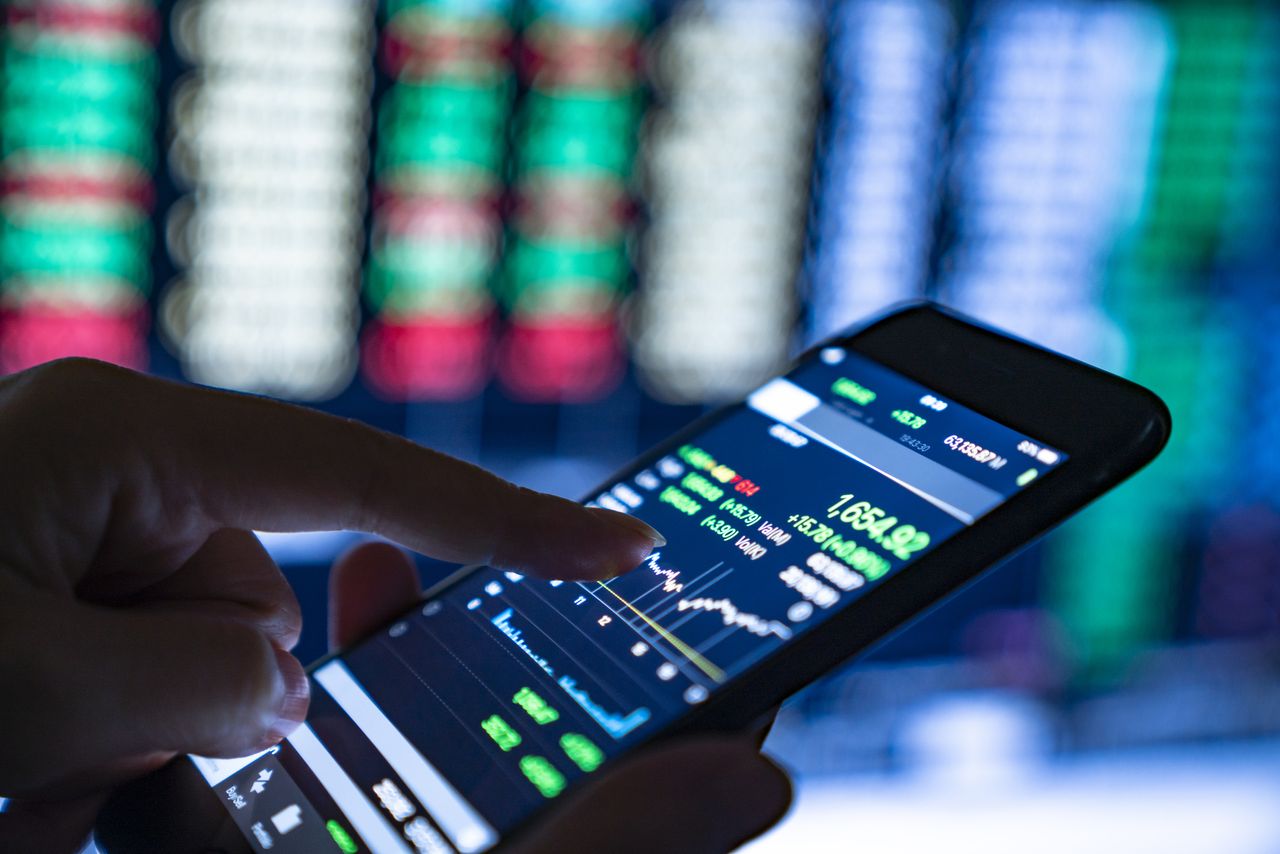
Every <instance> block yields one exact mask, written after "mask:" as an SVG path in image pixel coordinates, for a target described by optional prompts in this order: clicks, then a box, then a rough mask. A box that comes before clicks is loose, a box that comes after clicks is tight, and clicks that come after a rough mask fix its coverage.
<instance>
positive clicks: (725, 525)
mask: <svg viewBox="0 0 1280 854" xmlns="http://www.w3.org/2000/svg"><path fill="white" fill-rule="evenodd" d="M1065 461H1066V454H1064V453H1062V452H1061V451H1058V450H1056V449H1053V448H1050V447H1048V446H1046V445H1045V444H1044V443H1043V442H1040V441H1038V440H1036V439H1033V438H1032V437H1028V436H1024V435H1022V434H1020V433H1017V432H1015V431H1013V430H1011V429H1009V428H1007V427H1004V426H1002V425H1000V424H998V423H996V422H994V421H991V420H989V419H987V418H986V417H984V416H982V415H979V414H978V413H976V412H973V411H972V410H969V409H967V408H965V407H964V406H962V405H959V404H957V403H955V402H954V401H949V400H947V399H945V398H943V397H942V396H939V395H938V394H936V393H934V392H933V391H931V390H929V389H927V388H924V387H923V386H920V385H918V384H916V383H914V382H912V381H910V380H908V379H906V378H905V377H903V376H901V375H899V374H897V373H895V372H893V371H891V370H889V369H887V368H885V367H884V366H882V365H880V364H877V363H876V362H873V361H871V360H869V359H866V358H864V357H862V356H859V355H857V354H855V353H852V352H849V351H846V350H844V349H841V348H827V349H825V350H822V351H820V352H819V353H818V354H817V355H816V356H815V357H813V358H810V359H809V360H807V361H805V362H804V363H803V364H802V365H801V366H800V367H799V368H797V369H796V370H795V371H793V372H792V373H791V374H789V375H787V376H786V377H780V378H778V379H774V380H772V381H770V382H768V383H766V384H765V385H764V386H762V387H760V388H759V389H757V390H756V391H754V392H753V393H752V394H750V395H749V396H748V398H747V400H746V402H745V403H744V404H742V405H740V406H736V407H733V408H730V409H728V410H726V411H725V412H724V414H723V415H721V416H720V417H718V418H717V419H716V420H714V421H713V422H712V423H711V424H710V425H709V426H708V427H706V428H705V429H703V430H702V431H700V432H698V433H697V434H696V435H693V436H691V437H690V438H689V439H688V440H687V441H685V442H682V443H674V444H672V445H671V446H669V447H667V448H664V449H662V451H661V452H660V453H658V454H657V455H656V456H655V455H651V456H649V457H646V458H643V459H642V460H641V462H640V463H639V464H638V465H637V466H635V467H633V468H632V469H630V470H628V471H626V472H624V473H623V475H622V476H621V477H620V478H619V479H618V480H617V481H615V482H613V483H610V484H608V485H607V486H606V488H605V489H603V490H602V491H600V492H599V493H597V494H596V495H594V496H592V500H591V502H590V503H592V504H595V505H599V506H603V507H608V508H610V509H614V510H618V511H621V512H625V513H631V514H634V515H636V516H638V517H640V518H642V519H644V520H645V521H647V522H649V523H650V524H652V525H654V526H655V527H656V528H658V529H659V530H660V531H662V532H663V533H664V534H665V535H666V537H667V539H668V541H669V542H668V544H667V545H666V546H664V547H663V548H662V549H661V550H659V551H656V552H654V553H653V554H652V555H650V556H649V557H648V559H646V560H645V561H644V562H643V563H642V564H641V565H640V566H638V567H636V568H635V569H634V570H632V571H631V572H629V573H626V574H624V575H622V576H619V577H617V578H614V579H611V580H608V581H603V582H590V583H576V582H560V581H546V580H540V579H533V578H526V577H524V576H522V575H520V574H518V573H514V572H499V571H497V570H491V569H486V570H481V571H478V572H475V573H473V574H470V575H468V576H466V577H465V578H463V580H461V581H459V582H457V583H455V584H453V585H452V586H450V587H449V588H448V589H446V590H445V591H444V592H443V593H441V594H440V595H439V596H437V597H435V598H433V599H431V600H429V601H426V602H425V603H424V604H423V605H422V606H421V607H420V608H419V609H418V610H417V611H416V612H415V613H413V614H411V615H408V616H406V617H405V618H404V619H403V620H401V621H399V622H397V623H395V624H394V625H392V626H390V627H389V628H388V629H387V630H385V631H383V632H381V633H379V634H378V635H376V636H375V637H373V638H371V639H370V640H368V641H366V642H365V643H363V644H361V645H360V646H357V647H355V648H354V649H352V650H351V651H350V652H348V653H347V654H346V655H345V656H343V657H341V658H335V659H332V660H330V661H328V662H327V663H325V664H323V665H321V666H320V667H319V668H318V669H316V670H315V672H314V673H313V679H314V683H313V689H312V690H313V699H312V707H311V712H310V716H309V718H308V721H307V723H306V724H305V725H303V726H302V727H301V728H300V729H299V730H298V732H296V733H295V734H294V735H292V736H290V737H289V739H288V740H287V741H286V742H285V744H284V745H283V746H282V747H281V748H280V749H279V750H277V751H275V752H273V753H269V754H266V755H262V756H259V757H254V758H252V759H248V760H236V761H232V762H226V761H210V760H204V759H196V760H195V761H196V763H197V766H198V767H199V768H200V770H201V772H202V773H203V774H204V775H205V778H206V779H207V780H208V781H209V783H210V785H212V786H213V788H214V789H215V791H217V792H219V793H220V795H221V797H222V800H223V802H224V805H225V806H226V807H227V809H228V810H229V811H230V812H231V814H232V816H233V817H234V818H235V820H236V822H237V823H238V824H239V826H240V827H241V829H242V830H244V832H245V833H246V836H249V837H252V839H253V840H256V842H257V844H259V845H262V846H265V844H266V843H265V842H263V839H268V840H269V841H270V842H271V844H272V845H273V846H274V847H273V849H272V850H275V851H294V850H297V851H304V850H305V851H310V850H316V848H315V847H312V846H317V847H318V846H320V845H321V844H328V845H332V844H337V845H338V847H339V849H340V850H356V849H355V848H351V847H349V846H348V843H350V844H353V845H358V846H359V850H373V851H393V852H407V851H449V850H455V849H456V850H458V851H463V852H472V851H483V850H486V849H488V848H490V847H492V846H493V845H494V844H496V843H497V842H498V841H499V840H500V839H501V838H502V835H503V834H504V833H505V832H507V831H508V830H509V829H511V828H513V827H514V826H515V825H517V824H518V823H519V822H520V821H521V820H523V819H525V818H526V817H528V816H529V815H530V814H531V813H533V812H534V811H535V810H537V809H538V808H539V807H540V806H542V805H544V804H546V803H548V802H549V801H553V800H555V799H556V798H559V797H561V796H562V795H563V794H564V792H565V791H566V789H567V788H568V787H569V786H571V785H572V784H573V783H574V781H575V780H577V779H579V778H582V777H585V776H589V775H592V774H595V773H597V772H599V770H600V768H601V766H602V765H604V764H605V763H606V762H607V761H608V760H609V758H610V757H613V756H616V755H618V754H620V753H623V752H625V751H627V750H628V749H629V748H632V747H634V746H636V745H638V744H641V743H643V742H645V741H646V740H647V739H649V738H651V737H652V736H654V735H656V734H658V733H660V732H661V731H662V730H663V729H664V728H665V727H667V726H668V725H670V724H672V723H673V722H675V721H677V720H678V719H680V717H681V716H682V715H683V714H684V713H685V712H687V711H688V710H689V709H690V708H692V707H694V706H697V705H698V704H700V703H703V702H705V701H707V700H708V698H710V697H711V696H712V694H713V693H714V692H715V691H717V690H718V689H719V688H721V686H724V685H726V684H728V683H730V682H732V681H733V680H734V679H735V678H737V677H739V676H741V675H742V674H743V673H745V672H746V671H748V670H750V668H751V667H752V666H753V665H755V664H757V663H758V662H760V661H761V660H762V659H765V658H766V657H768V656H770V655H772V654H774V653H776V652H778V651H779V650H780V649H782V648H784V647H785V646H786V645H787V644H788V643H790V642H791V641H792V640H793V639H795V638H797V637H798V636H800V635H802V634H803V633H805V632H807V631H809V630H810V629H811V628H812V627H813V626H815V625H817V624H819V623H821V622H822V621H824V620H827V619H829V618H830V617H831V616H832V615H833V614H836V613H837V612H839V611H840V610H841V609H842V608H844V607H845V606H846V605H848V604H849V603H850V602H852V601H854V600H856V599H858V598H859V597H861V596H862V595H864V594H865V593H866V592H867V591H868V590H870V589H872V588H873V587H875V586H877V585H878V584H880V583H881V582H882V581H883V580H884V579H885V578H886V577H888V576H890V575H892V574H894V573H898V572H904V571H905V572H910V571H911V569H910V568H909V564H911V563H912V562H913V561H915V560H916V559H917V558H919V557H920V556H921V555H923V554H925V553H927V552H929V551H930V550H932V549H935V548H937V547H938V546H939V544H941V543H942V542H944V541H945V540H947V539H948V538H949V537H951V536H952V535H953V534H955V533H956V532H958V531H961V530H963V529H964V528H965V527H966V526H969V525H972V524H974V523H975V522H976V521H977V520H978V519H980V518H981V517H982V516H983V515H984V514H986V513H987V512H989V511H990V510H992V509H993V508H995V507H997V506H998V505H1000V504H1001V503H1002V502H1004V501H1005V500H1006V499H1007V498H1008V497H1010V496H1011V495H1013V494H1015V493H1017V492H1018V491H1019V490H1021V489H1023V488H1026V487H1028V486H1029V485H1030V484H1031V483H1033V482H1034V481H1035V480H1036V479H1038V478H1039V477H1042V476H1044V475H1045V474H1047V473H1048V472H1049V471H1050V470H1052V469H1053V468H1055V467H1057V466H1060V465H1062V464H1063V463H1064V462H1065ZM264 774H265V775H266V777H265V778H264V777H263V775H264ZM259 784H261V785H259ZM255 786H257V788H258V791H256V792H255ZM246 793H248V794H246ZM292 807H297V811H293V810H292V809H291V808H292ZM280 810H290V811H289V812H288V813H287V816H288V819H289V820H288V821H287V822H286V826H287V827H288V828H289V830H288V831H287V832H284V831H273V823H272V821H271V817H272V816H275V815H277V814H279V811H280ZM255 828H256V829H255Z"/></svg>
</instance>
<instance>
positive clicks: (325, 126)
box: [0, 0, 1280, 660]
mask: <svg viewBox="0 0 1280 854" xmlns="http://www.w3.org/2000/svg"><path fill="white" fill-rule="evenodd" d="M3 14H4V16H5V23H4V32H3V44H2V45H0V63H2V78H0V79H2V86H3V88H2V90H0V111H3V119H2V120H0V155H2V157H3V161H2V164H0V169H2V173H3V175H2V178H3V180H2V181H0V218H2V220H3V239H2V241H0V370H3V371H6V372H12V371H17V370H21V369H23V368H25V367H28V366H30V365H33V364H38V363H40V362H42V361H45V360H48V359H52V358H57V357H60V356H65V355H86V356H93V357H97V358H102V359H107V360H110V361H113V362H117V363H120V364H124V365H128V366H130V367H134V368H138V369H141V370H151V371H153V372H156V373H160V374H166V375H176V376H181V377H185V378H187V379H190V380H193V381H196V382H200V383H205V384H209V385H214V386H221V387H227V388H233V389H239V390H244V391H251V392H259V393H267V394H271V395H275V396H279V397H283V398H286V399H292V400H299V401H305V402H312V403H317V404H318V405H321V406H328V407H330V408H333V407H337V408H339V409H340V410H341V409H342V407H343V406H344V404H342V403H341V401H344V400H348V399H350V398H352V396H355V397H357V398H358V399H359V400H361V401H364V402H366V403H368V404H369V405H370V406H381V407H383V408H382V409H380V410H378V412H379V413H380V416H379V417H380V419H381V422H382V423H384V424H387V425H390V426H393V427H395V428H397V429H406V426H405V425H406V424H408V423H410V422H412V421H413V419H414V418H415V417H417V415H415V413H418V414H420V413H422V412H430V411H431V407H435V406H449V405H457V404H459V403H463V404H465V403H468V402H470V403H473V404H475V405H476V406H480V407H482V408H484V407H489V406H491V405H492V402H493V401H499V402H501V403H502V406H504V407H508V408H505V409H503V410H502V411H503V412H504V413H510V412H519V413H522V414H521V415H520V417H519V418H518V419H516V420H517V421H520V423H521V424H522V425H524V424H526V423H532V422H531V421H529V419H534V420H536V418H537V417H542V416H535V415H532V414H529V413H532V412H534V410H535V409H537V408H538V407H539V406H541V407H543V408H546V407H548V406H557V407H558V408H559V410H561V411H568V410H570V409H572V408H573V407H574V406H575V405H578V404H584V405H591V406H594V407H596V409H595V410H593V411H594V412H597V413H602V414H601V415H600V418H602V419H604V420H605V421H607V422H609V423H617V424H623V423H630V424H632V425H634V424H638V423H642V422H644V421H645V419H646V418H647V417H648V416H647V415H646V413H650V412H653V411H658V408H659V407H660V406H661V405H663V404H666V403H675V404H692V405H695V406H703V405H706V404H710V403H716V402H719V401H722V400H726V399H732V398H734V397H736V396H738V395H740V394H742V393H743V392H745V391H746V390H748V389H750V388H753V387H754V386H755V385H757V384H758V383H759V382H760V381H761V380H762V379H764V378H766V377H768V376H769V375H770V374H771V373H772V372H774V371H775V370H776V369H778V368H779V367H780V366H781V365H782V364H783V363H784V362H785V360H786V358H787V357H788V355H789V354H791V353H793V352H795V350H796V349H797V348H798V347H799V346H801V345H803V344H806V343H809V342H812V341H814V340H817V339H818V338H820V337H821V336H823V335H826V334H829V333H831V332H833V331H835V330H838V329H840V328H842V327H843V326H844V325H845V324H847V323H850V322H852V321H856V320H858V319H860V318H862V317H864V316H866V315H867V314H868V313H871V312H874V311H876V310H878V309H880V308H882V307H884V306H886V305H888V304H891V303H893V302H895V301H898V300H901V299H907V298H911V297H918V296H930V297H933V298H936V299H939V300H941V301H943V302H945V303H948V304H950V305H953V306H956V307H957V308H959V309H961V310H963V311H965V312H968V313H970V314H973V315H976V316H977V317H979V318H981V319H984V320H987V321H990V322H992V323H994V324H996V325H999V326H1002V327H1004V328H1007V329H1010V330H1012V331H1014V332H1016V333H1019V334H1022V335H1024V336H1026V337H1029V338H1032V339H1034V340H1036V341H1038V342H1041V343H1044V344H1046V345H1047V346H1050V347H1053V348H1055V349H1059V350H1062V351H1064V352H1066V353H1068V354H1070V355H1073V356H1076V357H1079V358H1081V359H1084V360H1086V361H1089V362H1092V363H1095V364H1099V365H1101V366H1103V367H1107V368H1110V369H1113V370H1117V371H1120V372H1122V373H1124V374H1126V375H1128V376H1131V377H1132V378H1134V379H1135V380H1137V381H1139V382H1142V383H1144V384H1146V385H1149V386H1150V387H1152V388H1154V389H1155V390H1156V391H1157V392H1158V393H1160V394H1161V395H1162V396H1163V397H1164V398H1165V399H1166V400H1167V401H1168V402H1169V404H1170V407H1171V409H1172V410H1173V415H1174V421H1175V423H1177V424H1178V427H1179V429H1178V430H1177V431H1175V434H1174V437H1173V441H1172V444H1171V446H1170V448H1169V450H1168V452H1167V453H1166V454H1165V455H1164V456H1163V457H1162V459H1161V461H1160V462H1159V463H1157V465H1156V466H1154V467H1153V468H1152V470H1151V471H1150V472H1149V473H1147V474H1144V475H1143V478H1144V480H1145V485H1139V486H1136V487H1133V488H1129V489H1125V490H1122V491H1121V492H1119V493H1118V494H1117V495H1116V496H1114V497H1112V498H1111V499H1109V500H1108V501H1107V502H1106V503H1104V504H1102V505H1099V507H1098V508H1096V509H1095V510H1093V511H1090V512H1089V513H1088V514H1086V516H1085V517H1084V518H1083V519H1082V520H1081V521H1080V522H1079V523H1077V524H1075V525H1073V526H1072V527H1071V528H1070V529H1069V535H1064V536H1063V537H1061V538H1059V539H1058V540H1056V541H1055V542H1054V544H1053V546H1052V548H1051V549H1049V550H1048V552H1047V553H1046V555H1045V556H1044V561H1043V564H1044V570H1045V577H1044V578H1045V582H1044V584H1043V591H1042V595H1043V597H1044V598H1045V599H1046V601H1048V602H1049V603H1050V606H1051V609H1052V610H1053V611H1054V613H1055V614H1056V615H1057V617H1058V618H1059V619H1061V620H1062V621H1063V623H1064V624H1065V625H1066V626H1067V627H1068V629H1069V631H1070V633H1071V634H1072V636H1073V637H1074V638H1075V639H1076V641H1077V643H1076V644H1075V648H1076V649H1077V650H1078V651H1079V652H1080V654H1081V655H1082V656H1083V657H1084V658H1086V659H1092V658H1097V659H1099V660H1106V659H1108V658H1109V657H1111V656H1113V655H1114V654H1117V653H1119V652H1123V650H1125V649H1127V648H1130V647H1131V646H1133V645H1134V644H1136V643H1140V642H1143V641H1144V640H1149V639H1151V638H1159V637H1166V636H1169V635H1170V634H1173V633H1191V634H1202V635H1208V636H1214V637H1219V636H1233V635H1239V634H1245V635H1247V634H1251V633H1257V632H1259V631H1264V630H1270V629H1272V628H1274V627H1276V626H1277V625H1280V615H1277V613H1276V610H1275V608H1273V607H1272V606H1270V605H1268V604H1266V603H1268V602H1270V601H1271V599H1272V598H1273V597H1272V594H1271V593H1269V592H1267V593H1266V594H1265V595H1263V594H1262V593H1260V592H1259V591H1270V590H1271V588H1272V586H1274V582H1273V581H1272V580H1271V574H1272V573H1271V572H1270V570H1269V569H1268V567H1269V566H1272V565H1274V562H1275V560H1276V555H1277V553H1278V552H1280V515H1278V513H1277V509H1276V508H1277V506H1278V505H1280V496H1277V494H1276V490H1277V486H1276V484H1277V483H1280V452H1278V451H1277V450H1276V449H1275V446H1274V442H1272V441H1271V440H1270V438H1269V437H1271V436H1274V435H1275V429H1276V415H1275V413H1276V412H1277V407H1276V405H1275V400H1274V394H1273V393H1263V392H1262V391H1261V390H1264V389H1268V388H1270V389H1274V388H1275V387H1276V386H1277V384H1280V348H1277V346H1276V343H1275V342H1276V341H1277V340H1280V336H1277V335H1276V329H1277V325H1278V324H1280V280H1278V278H1277V273H1276V270H1277V268H1278V267H1280V264H1278V262H1277V257H1276V250H1275V249H1274V246H1275V244H1276V237H1277V233H1278V232H1280V223H1278V222H1277V218H1278V217H1280V213H1278V212H1280V204H1277V201H1278V200H1280V11H1277V10H1276V9H1275V8H1274V7H1273V6H1271V5H1270V4H1265V3H1235V2H1226V3H1219V2H1208V1H1207V0H1204V2H1196V1H1195V0H1186V1H1185V2H1155V0H1134V2H1124V3H1118V2H1117V3H1111V2H1082V0H1076V2H1067V1H1066V0H1003V2H995V0H992V1H991V2H971V3H952V2H943V0H830V2H827V1H826V0H737V2H735V0H702V2H692V0H690V2H656V3H650V2H642V0H618V2H585V0H467V2H450V0H429V2H427V1H426V0H385V2H380V3H372V2H354V0H320V2H313V3H308V4H306V5H305V8H300V7H299V6H298V4H296V3H289V2H285V0H259V2H252V3H251V2H245V0H186V1H185V2H178V3H170V2H146V0H94V1H93V2H89V1H88V0H10V2H7V3H5V4H4V6H3ZM282 45H287V46H288V47H287V49H281V46H282ZM511 406H514V407H517V409H511V408H510V407H511ZM519 406H526V407H527V408H526V409H524V410H520V409H518V407H519ZM343 411H346V410H343ZM539 411H541V410H539ZM388 413H390V414H389V415H388ZM406 413H407V414H406ZM348 414H350V413H348ZM355 414H359V415H364V414H366V413H363V412H357V413H355ZM610 419H611V420H610ZM373 420H379V419H377V418H375V419H373ZM512 423H515V422H514V421H513V422H511V423H507V422H505V421H504V422H503V423H501V424H498V425H497V426H493V425H489V426H486V427H485V431H486V435H487V436H490V437H493V436H497V437H499V438H503V437H509V436H511V435H514V433H515V432H516V428H515V427H513V426H512ZM548 423H550V424H551V426H550V427H549V428H548V429H550V430H551V431H555V430H556V429H558V428H557V427H556V426H555V424H556V423H557V422H555V418H554V417H552V418H550V419H549V421H548ZM521 429H524V427H523V426H522V428H521ZM630 429H631V434H632V435H633V436H638V435H642V431H640V430H639V429H638V428H635V427H634V426H633V427H632V428H630ZM653 438H656V437H653ZM486 441H488V440H486ZM552 444H553V445H555V446H556V447H560V446H559V445H556V443H552ZM483 450H484V448H483V447H481V448H480V451H481V456H483ZM630 450H631V451H634V450H639V448H638V447H637V448H632V449H630ZM623 456H625V454H624V455H623ZM1246 472H1247V473H1248V474H1246ZM1119 556H1125V557H1124V558H1123V559H1121V557H1119ZM1170 565H1178V566H1183V567H1186V570H1185V572H1184V573H1183V575H1184V576H1185V578H1186V587H1187V589H1186V590H1183V591H1181V592H1173V591H1170V589H1169V588H1168V583H1167V581H1166V580H1165V578H1164V575H1165V568H1166V567H1168V566H1170ZM1181 600H1186V602H1182V601H1181ZM1188 603H1189V604H1188ZM1241 603H1243V604H1241Z"/></svg>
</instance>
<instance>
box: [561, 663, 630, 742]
mask: <svg viewBox="0 0 1280 854" xmlns="http://www.w3.org/2000/svg"><path fill="white" fill-rule="evenodd" d="M556 684H557V685H559V686H560V687H561V688H563V689H564V692H565V693H566V694H568V695H569V698H570V699H571V700H573V701H574V702H575V703H577V704H578V705H579V706H581V707H582V710H583V711H584V712H586V713H587V714H588V715H590V716H591V719H592V720H593V721H595V722H596V723H598V724H600V728H601V729H603V730H604V731H605V732H607V733H609V735H611V736H613V737H614V738H622V737H623V736H624V735H626V734H627V733H629V732H631V731H632V730H633V729H635V728H636V727H638V726H640V725H641V724H643V723H644V722H645V721H647V720H649V716H650V713H649V710H648V709H647V708H645V707H644V706H641V707H640V708H638V709H636V710H635V711H633V712H630V713H629V714H626V715H618V714H613V713H610V712H607V711H605V709H604V708H602V707H601V706H600V705H599V704H598V703H596V702H594V701H593V700H592V699H591V695H590V694H588V693H587V692H586V691H585V690H584V689H582V688H579V687H578V682H577V680H575V679H574V678H573V677H572V676H561V677H560V678H559V679H557V680H556Z"/></svg>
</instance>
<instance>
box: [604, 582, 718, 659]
mask: <svg viewBox="0 0 1280 854" xmlns="http://www.w3.org/2000/svg"><path fill="white" fill-rule="evenodd" d="M600 589H601V590H605V591H608V593H609V595H610V596H613V597H614V598H615V599H617V600H618V601H619V602H621V603H622V604H623V605H624V606H625V607H626V608H628V609H629V610H631V612H632V613H634V614H635V615H636V616H637V617H639V618H640V619H642V620H644V621H645V623H646V624H648V626H649V628H651V629H653V630H654V631H655V632H657V633H658V634H659V635H660V636H661V637H662V639H663V640H665V641H666V642H667V643H669V644H671V645H672V646H673V647H675V648H676V649H677V650H678V651H679V652H680V654H681V655H683V656H684V657H685V658H687V659H689V663H691V664H692V665H693V666H694V667H696V668H698V669H699V670H701V671H702V672H703V673H705V674H707V675H708V676H710V677H711V678H712V679H713V680H715V681H716V682H723V681H724V678H725V674H724V671H723V670H721V669H720V668H719V667H717V666H716V665H714V664H712V663H711V662H710V661H708V660H707V659H706V658H705V657H704V656H703V655H702V653H700V652H698V651H697V650H696V649H694V648H693V647H691V646H689V645H688V644H687V643H685V642H684V641H682V640H680V638H678V637H676V636H675V635H673V634H671V632H669V631H667V630H666V629H664V628H663V627H662V626H660V625H658V624H657V623H656V622H654V621H653V619H652V618H651V617H650V616H649V615H648V614H646V613H645V612H644V611H641V610H640V609H639V608H637V607H636V606H635V605H632V604H631V603H630V602H628V601H627V600H626V599H624V598H622V597H621V596H619V595H618V594H617V593H615V592H614V591H613V588H611V587H610V586H609V585H608V584H605V583H603V582H601V584H600Z"/></svg>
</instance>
